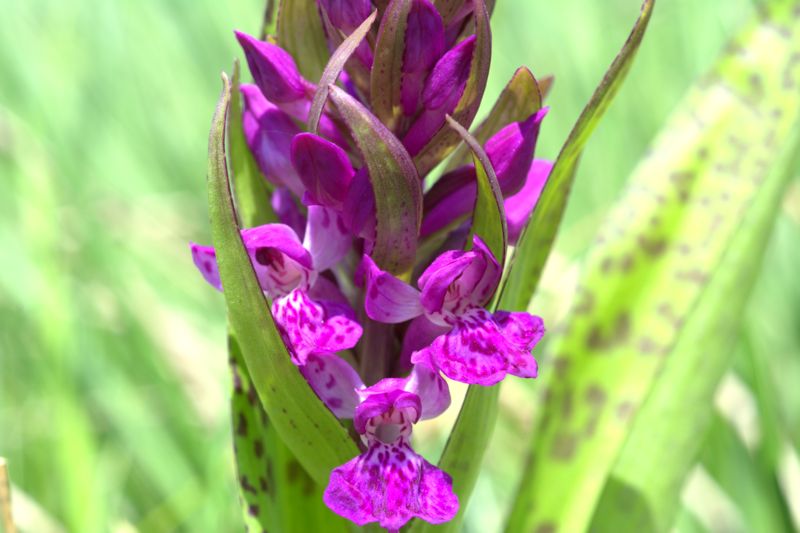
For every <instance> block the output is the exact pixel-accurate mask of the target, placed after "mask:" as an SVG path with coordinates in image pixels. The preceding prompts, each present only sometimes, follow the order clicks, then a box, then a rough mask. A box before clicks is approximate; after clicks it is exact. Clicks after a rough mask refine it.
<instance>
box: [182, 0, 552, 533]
mask: <svg viewBox="0 0 800 533" xmlns="http://www.w3.org/2000/svg"><path fill="white" fill-rule="evenodd" d="M317 8H318V13H319V15H320V21H319V22H321V23H322V27H323V29H324V42H326V43H327V49H325V50H322V51H321V53H322V54H325V53H328V52H330V53H331V55H330V57H331V59H330V60H329V63H328V65H327V67H326V68H325V70H324V72H323V74H322V76H321V77H320V78H319V79H306V77H304V76H303V74H302V73H301V70H302V72H303V73H306V75H309V74H308V72H314V71H315V69H314V68H309V64H307V63H305V62H304V61H303V59H304V58H302V57H292V55H291V54H290V53H289V52H287V51H286V50H285V49H283V48H281V47H280V46H279V45H277V44H275V42H276V41H274V40H273V39H270V40H268V41H261V40H259V39H256V38H254V37H252V36H249V35H246V34H244V33H241V32H236V34H235V35H236V39H237V40H238V42H239V43H240V45H241V47H242V50H243V51H244V54H245V57H246V59H247V64H248V66H249V69H250V72H251V74H252V78H253V82H254V83H253V84H242V85H240V86H239V87H238V90H239V92H240V94H241V97H242V98H241V102H242V110H241V111H242V116H241V117H234V118H241V126H242V131H241V132H240V133H243V136H244V143H246V145H247V148H248V149H249V150H250V152H251V153H252V155H253V158H254V160H255V162H256V164H257V166H258V169H259V170H260V172H261V173H262V174H263V176H264V179H265V180H266V181H267V187H268V188H269V189H270V191H271V198H263V199H262V201H264V202H265V203H266V202H269V201H271V207H272V212H273V213H274V215H275V216H276V218H277V220H278V221H279V223H274V224H266V225H263V226H259V227H255V228H249V229H244V230H242V231H241V237H242V240H243V243H244V247H245V249H246V251H247V253H248V255H249V259H250V263H251V265H252V268H253V271H254V273H255V275H256V277H257V279H258V281H259V284H260V287H261V289H262V291H263V292H264V294H265V295H266V296H267V297H268V298H269V299H270V301H271V312H272V315H273V317H274V320H275V324H276V326H277V328H278V330H279V331H280V333H281V336H282V339H283V341H284V343H285V344H286V347H287V349H288V352H289V354H290V356H291V358H292V361H293V363H294V364H295V365H297V367H298V368H299V371H300V373H301V375H302V376H303V377H304V378H305V381H306V382H307V383H308V385H309V386H310V388H311V389H312V390H313V391H314V392H315V393H316V395H317V397H318V398H319V399H320V400H321V402H322V403H323V404H324V405H325V406H327V408H328V409H329V410H330V411H331V412H332V413H333V414H334V415H335V416H336V417H337V418H339V419H341V420H351V419H352V420H353V425H354V429H355V432H356V433H358V434H359V435H360V437H361V441H362V443H361V444H362V445H363V446H362V447H361V449H362V450H363V453H362V454H360V455H359V456H357V457H355V458H353V459H352V460H350V461H348V462H346V463H345V464H343V465H341V466H338V467H336V468H334V469H333V471H332V472H331V474H330V480H329V484H328V486H327V489H326V490H325V493H324V501H325V504H327V506H328V507H330V508H331V509H332V510H333V511H334V512H336V513H338V514H339V515H341V516H343V517H345V518H348V519H349V520H351V521H353V522H354V523H356V524H358V525H363V524H367V523H370V522H377V523H379V524H380V525H381V526H382V527H384V528H386V529H388V530H390V531H398V530H399V529H400V528H402V527H403V526H404V525H405V524H406V523H408V521H409V520H411V519H413V518H418V519H421V520H425V521H427V522H431V523H434V524H437V523H442V522H447V521H449V520H451V519H452V518H453V517H454V516H455V515H456V514H457V512H458V509H459V501H458V498H457V497H456V495H455V494H454V492H453V482H452V480H451V478H450V475H449V474H448V473H446V472H443V471H442V470H440V469H439V468H437V467H435V466H434V465H432V464H431V463H429V462H428V461H426V460H425V459H424V458H423V457H421V456H420V455H419V454H417V453H416V452H415V451H414V449H413V448H412V443H411V434H412V427H413V425H414V424H415V423H417V422H418V421H420V420H423V419H429V418H433V417H436V416H438V415H440V414H441V413H442V412H443V411H444V410H445V409H446V408H447V407H448V406H449V404H450V392H449V389H448V385H447V381H446V380H445V378H444V377H443V376H445V377H449V378H451V379H454V380H458V381H462V382H465V383H469V384H476V385H484V386H490V385H494V384H496V383H498V382H499V381H501V380H502V379H503V378H504V377H505V376H506V375H508V374H512V375H515V376H519V377H523V378H532V377H536V375H537V363H536V360H535V359H534V357H533V356H532V354H531V352H532V350H533V348H534V347H535V346H536V344H537V343H538V341H539V340H540V339H541V338H542V335H543V334H544V325H543V323H542V319H541V318H539V317H537V316H533V315H531V314H528V313H524V312H508V311H497V312H490V311H489V310H487V306H488V307H489V308H490V309H491V305H490V301H491V299H492V297H493V295H494V294H495V292H496V291H497V289H498V287H499V285H500V282H501V277H502V272H503V265H502V264H500V263H499V262H498V259H496V257H495V255H493V254H492V252H491V251H490V248H489V246H487V244H486V243H485V242H484V241H483V240H482V239H481V238H478V237H477V236H475V237H473V238H472V239H471V241H470V242H465V241H466V240H467V236H468V235H470V232H471V231H472V230H473V228H472V222H471V219H472V218H475V219H476V220H479V211H477V207H476V206H477V205H478V200H479V197H478V195H479V191H480V194H481V197H480V199H484V200H485V199H486V195H487V194H492V198H491V200H492V201H491V202H490V203H491V205H493V206H496V213H494V215H495V216H494V217H493V218H492V219H491V220H493V221H495V223H494V225H493V228H490V230H487V231H488V234H486V235H485V234H484V233H483V232H481V235H482V236H483V237H485V238H486V240H487V241H488V242H489V243H490V244H492V247H491V249H492V250H502V249H503V247H504V246H505V245H506V244H508V243H507V242H506V232H505V231H504V226H503V221H502V217H503V216H505V218H506V220H505V224H506V226H505V227H507V229H508V241H509V242H510V243H512V244H513V243H514V241H515V239H516V238H517V237H518V235H519V233H520V231H521V230H522V228H523V227H524V225H525V223H526V221H527V220H528V218H529V216H530V213H531V212H532V210H533V209H534V207H535V205H536V201H537V199H538V197H539V193H540V192H541V190H542V187H543V186H544V183H545V181H546V179H547V176H548V174H549V170H550V166H551V165H550V164H549V163H547V162H544V161H534V153H535V149H536V144H537V140H538V136H539V131H540V129H541V125H542V121H543V119H544V117H545V116H546V114H547V108H544V109H541V98H540V96H541V95H540V93H539V88H538V85H537V82H536V80H535V79H534V78H533V76H532V75H531V74H530V72H529V71H527V69H524V68H523V69H520V71H518V72H517V73H516V74H515V78H514V79H515V80H517V81H515V82H514V87H515V89H514V91H518V92H514V93H513V94H512V96H511V98H507V99H506V104H504V105H503V106H499V107H501V108H502V109H501V111H500V115H498V116H496V117H495V118H494V120H489V121H487V124H488V126H487V125H486V124H484V126H481V128H482V129H481V130H480V131H481V132H482V134H481V135H480V136H479V137H480V138H481V139H486V142H484V143H479V142H477V141H475V140H474V139H473V138H472V137H471V136H470V134H469V133H468V132H467V130H468V129H469V128H470V127H471V125H472V121H473V119H474V117H475V115H476V113H477V110H478V107H479V105H480V103H481V98H482V96H483V92H484V89H485V87H486V81H487V77H488V71H489V63H490V59H491V34H490V31H489V12H488V10H487V8H486V4H485V2H484V1H482V0H455V1H451V2H442V3H441V4H440V3H438V2H437V3H434V2H432V1H431V0H392V1H390V2H387V1H382V2H373V1H370V0H317ZM279 16H280V15H279ZM304 16H305V15H304ZM304 20H305V19H304ZM314 37H320V36H314ZM321 44H323V43H321ZM287 46H289V45H288V44H287ZM323 48H325V47H324V46H323ZM298 65H299V66H298ZM319 67H320V65H316V68H317V69H319ZM317 72H318V70H317ZM525 84H527V85H525ZM525 95H528V96H530V97H531V98H527V97H526V96H525ZM231 109H234V108H233V107H232V108H231ZM459 125H460V126H459ZM462 127H463V128H462ZM238 138H239V139H241V135H240V136H239V137H238ZM462 140H467V141H468V142H467V144H468V145H469V147H470V150H471V151H472V152H473V153H474V154H475V155H476V158H477V159H476V161H479V162H480V164H479V166H478V168H476V166H475V165H476V164H477V163H476V164H461V163H462V162H464V161H465V159H463V158H462V156H463V154H461V155H460V156H459V159H458V160H457V161H458V164H456V165H453V166H452V167H451V168H454V170H452V171H450V172H446V173H445V174H444V175H443V176H442V177H441V178H440V179H438V180H437V181H436V182H435V183H434V184H433V186H432V187H430V188H428V190H427V191H425V187H423V183H425V180H426V179H427V178H429V173H430V171H431V169H433V168H435V167H436V166H438V165H439V164H440V163H442V162H443V161H444V159H445V158H446V157H448V156H449V155H450V154H451V153H452V152H453V151H454V150H455V149H456V148H457V146H458V144H459V143H461V142H462ZM230 141H231V143H233V142H235V137H234V136H231V137H230ZM473 141H474V142H473ZM240 142H241V141H240ZM481 144H482V145H483V146H482V150H481ZM483 152H485V153H486V157H483V156H481V155H480V154H482V153H483ZM231 167H232V168H231V170H232V175H233V178H234V179H233V187H232V189H233V192H234V195H233V196H234V200H235V201H234V204H236V205H235V207H237V208H239V207H241V206H239V205H238V203H237V202H238V200H239V198H238V197H236V195H237V194H238V191H237V182H236V180H237V169H236V168H233V167H234V165H233V164H232V165H231ZM248 175H250V174H248ZM240 176H241V174H240ZM479 178H480V179H482V180H489V185H490V187H488V188H487V187H486V186H485V184H486V182H485V181H484V182H482V183H483V184H484V187H482V188H480V189H479V187H478V179H479ZM495 180H496V181H495ZM487 189H491V190H492V191H496V192H491V193H487V192H486V191H487ZM252 203H253V202H250V204H252ZM501 204H504V207H505V211H504V210H503V209H502V208H501V207H502V205H501ZM265 208H267V206H265ZM476 213H478V214H476ZM241 218H242V219H244V220H247V217H246V216H242V217H241ZM484 229H486V228H485V227H484ZM475 231H478V230H475ZM481 231H482V230H481ZM234 236H235V233H234ZM465 245H469V246H468V248H470V249H469V250H468V251H464V248H465ZM191 251H192V258H193V260H194V263H195V265H196V266H197V268H198V269H199V270H200V272H201V274H202V275H203V277H204V278H205V279H206V280H207V281H208V282H209V283H210V284H211V285H212V286H214V287H215V288H217V289H218V290H222V289H223V285H222V284H223V282H222V281H221V280H220V274H219V271H218V268H217V261H216V252H215V250H214V248H211V247H205V246H198V245H196V244H192V245H191ZM500 255H502V254H498V257H499V256H500ZM223 272H225V269H223ZM420 272H421V274H419V273H420ZM401 278H402V279H401ZM229 290H230V289H229ZM362 337H363V338H362ZM280 352H281V353H283V351H282V350H281V351H280ZM245 355H246V352H245ZM259 392H260V393H261V394H262V400H263V398H264V392H263V391H259ZM294 392H296V389H295V390H294ZM270 416H271V417H272V416H273V413H272V412H271V413H270ZM348 424H349V422H348ZM303 437H304V438H305V435H304V436H303ZM348 446H349V444H348ZM452 473H453V474H454V475H456V472H452ZM317 474H319V472H317ZM318 479H319V477H318Z"/></svg>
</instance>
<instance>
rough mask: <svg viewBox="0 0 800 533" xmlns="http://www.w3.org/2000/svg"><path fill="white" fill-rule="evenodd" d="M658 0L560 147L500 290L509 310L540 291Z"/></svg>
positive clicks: (651, 1) (650, 0)
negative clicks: (575, 188)
mask: <svg viewBox="0 0 800 533" xmlns="http://www.w3.org/2000/svg"><path fill="white" fill-rule="evenodd" d="M654 5H655V0H645V1H644V3H643V4H642V11H641V14H640V15H639V18H638V20H637V21H636V24H634V26H633V30H632V31H631V33H630V35H629V36H628V40H627V41H625V44H624V45H623V47H622V50H620V52H619V54H618V55H617V57H616V58H615V59H614V62H613V63H611V66H610V67H609V69H608V71H607V72H606V74H605V76H603V79H602V80H601V81H600V85H599V86H598V87H597V89H595V91H594V94H593V95H592V98H591V100H589V103H588V104H586V107H585V108H584V109H583V112H581V115H580V117H578V121H577V122H576V123H575V126H573V128H572V131H571V132H570V134H569V138H567V142H566V143H565V144H564V146H563V147H562V148H561V152H560V153H559V154H558V158H557V159H556V162H555V164H554V166H553V170H552V171H551V172H550V177H549V178H548V180H547V184H546V185H545V187H544V190H543V191H542V195H541V197H540V198H539V201H538V202H537V204H536V207H535V209H534V211H533V214H532V215H531V218H530V220H528V223H527V224H526V225H525V228H524V229H523V230H522V234H521V235H520V238H519V241H518V242H517V247H516V250H515V252H514V254H513V255H512V257H511V260H510V267H509V272H508V276H507V278H506V279H505V282H504V284H503V287H502V288H501V295H502V296H503V297H504V298H505V301H506V304H507V305H508V307H507V308H508V309H511V310H519V311H524V310H525V309H527V308H528V303H529V302H530V299H531V297H532V296H533V293H534V291H536V286H537V285H538V284H539V278H540V277H541V275H542V269H543V268H544V264H545V261H546V260H547V257H548V255H549V254H550V250H551V249H552V247H553V241H554V240H555V237H556V233H557V232H558V227H559V225H560V224H561V218H562V217H563V215H564V209H565V208H566V206H567V198H568V196H569V191H570V189H571V187H572V181H573V178H574V176H575V171H576V169H577V166H578V160H579V158H580V155H581V153H582V152H583V149H584V147H585V146H586V143H587V141H588V140H589V137H590V136H591V134H592V132H594V129H595V128H596V127H597V125H598V124H599V123H600V120H601V119H602V118H603V115H604V114H605V112H606V110H607V109H608V106H609V105H611V102H612V101H613V99H614V96H616V94H617V91H618V90H619V88H620V87H621V86H622V82H623V81H624V80H625V76H626V75H627V74H628V71H629V70H630V67H631V64H632V63H633V58H634V57H635V56H636V51H637V50H638V49H639V45H640V44H641V43H642V38H643V37H644V34H645V30H646V29H647V24H648V22H649V21H650V16H651V14H652V12H653V6H654Z"/></svg>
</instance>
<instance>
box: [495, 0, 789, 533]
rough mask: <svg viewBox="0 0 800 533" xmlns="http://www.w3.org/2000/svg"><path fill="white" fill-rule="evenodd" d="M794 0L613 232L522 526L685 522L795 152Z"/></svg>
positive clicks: (727, 74) (587, 286)
mask: <svg viewBox="0 0 800 533" xmlns="http://www.w3.org/2000/svg"><path fill="white" fill-rule="evenodd" d="M793 7H794V8H796V7H797V2H796V1H795V2H792V3H789V2H783V3H775V4H773V7H772V9H771V10H770V12H769V16H768V18H767V19H766V20H763V21H760V22H759V23H758V24H756V25H755V27H754V28H750V29H749V30H748V31H747V32H746V33H745V34H743V36H742V38H740V39H738V40H737V41H736V42H735V44H734V46H731V47H729V48H728V50H729V52H728V54H727V55H726V56H725V57H723V59H722V61H721V62H720V63H719V64H718V67H717V68H716V70H715V71H714V73H713V75H712V76H711V77H709V78H708V79H706V80H703V81H702V82H701V83H699V84H698V86H697V87H696V88H695V89H694V90H693V91H691V92H690V94H689V95H688V96H687V98H686V100H685V101H684V102H683V103H682V104H681V105H680V106H679V108H678V110H677V111H676V114H675V115H674V117H673V118H672V119H671V121H670V122H669V124H668V126H667V128H666V129H665V131H664V133H663V134H662V136H661V137H660V138H659V139H658V140H657V141H656V144H655V147H654V149H653V150H652V152H651V154H650V156H649V157H648V158H647V159H646V160H645V161H644V162H643V163H642V164H641V165H640V166H639V167H638V169H637V170H636V172H635V174H634V177H633V178H632V183H631V185H630V186H629V188H628V192H627V194H626V196H625V198H623V199H622V200H621V201H620V202H619V204H618V206H617V207H616V208H615V209H614V211H613V213H612V215H611V216H610V217H609V220H608V222H607V224H606V225H605V226H604V229H603V231H601V233H600V235H599V238H598V245H597V248H596V249H595V251H594V252H593V253H592V255H591V256H590V258H589V259H588V261H587V265H586V268H585V272H584V275H583V277H582V281H581V283H580V287H582V288H581V289H580V291H579V294H578V298H577V301H576V304H575V306H574V308H573V310H572V312H571V315H570V320H569V321H568V323H567V324H566V327H565V330H566V333H564V334H563V336H562V337H559V338H557V339H554V340H552V345H551V347H552V353H553V358H552V366H553V367H554V368H555V369H556V372H555V374H554V379H553V380H552V383H551V386H550V388H549V390H548V393H547V395H546V397H547V399H546V402H545V410H544V416H543V418H542V420H541V421H540V423H539V425H538V427H537V429H536V432H535V435H536V436H535V438H534V443H533V446H532V448H533V450H534V453H533V455H532V456H531V460H530V463H529V465H528V468H527V469H526V471H525V473H524V475H523V483H522V485H521V487H520V490H519V492H518V494H517V498H516V502H515V505H514V509H513V512H512V516H511V519H510V522H509V528H508V530H509V531H534V530H536V529H537V528H540V527H541V528H544V527H547V526H550V525H553V526H555V525H556V524H557V525H558V527H559V528H563V530H564V531H573V530H585V529H587V528H589V527H591V528H596V530H598V531H603V530H609V529H608V528H611V530H643V531H649V530H653V531H662V530H665V529H668V528H669V526H670V525H671V524H672V523H673V522H674V519H675V514H676V512H677V511H678V508H679V494H680V488H681V487H682V483H683V480H684V477H685V474H686V473H687V472H688V470H689V468H690V467H691V466H692V464H693V462H694V459H695V457H696V453H697V450H698V447H699V444H700V442H701V439H702V438H703V436H704V434H705V432H704V428H705V426H706V424H707V423H708V420H709V416H710V409H711V405H712V402H711V401H710V400H711V397H712V394H713V391H714V389H715V387H716V385H717V382H718V381H719V378H720V376H721V375H722V373H723V372H724V370H725V369H726V368H727V367H728V365H729V364H730V353H731V352H732V350H731V346H730V344H729V342H730V341H731V340H732V339H735V338H736V333H737V327H738V322H739V320H740V316H741V314H742V307H743V305H744V303H745V302H746V298H747V293H748V290H749V288H750V285H751V284H752V281H753V278H754V277H755V273H756V272H757V269H758V267H759V263H760V258H761V255H762V252H763V249H764V246H765V245H766V241H767V238H768V236H769V232H770V228H771V225H772V222H773V220H774V217H775V214H776V212H777V206H778V205H779V200H780V198H781V193H782V191H783V188H784V186H785V184H786V182H787V178H788V169H790V168H793V167H792V166H791V165H792V161H793V159H794V157H795V154H796V150H797V148H798V145H797V142H798V135H800V132H798V131H796V125H797V120H798V116H800V91H798V90H797V80H798V76H799V75H800V73H799V72H798V71H797V65H796V64H794V65H793V63H792V62H793V61H795V62H796V60H794V59H793V57H797V54H798V52H799V50H798V44H797V43H800V41H798V40H797V39H795V40H794V41H792V39H793V38H794V37H795V36H796V33H794V32H795V31H796V30H797V28H796V26H797V25H798V24H800V20H798V19H796V18H795V19H794V20H792V15H791V13H792V8H793ZM793 43H794V44H793ZM776 110H779V111H777V112H776ZM743 125H747V127H743ZM793 129H794V130H795V131H793ZM634 413H635V414H636V416H635V417H633V414H634ZM598 502H599V503H598ZM593 512H594V518H592V513H593Z"/></svg>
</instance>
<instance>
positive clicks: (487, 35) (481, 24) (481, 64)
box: [414, 0, 492, 176]
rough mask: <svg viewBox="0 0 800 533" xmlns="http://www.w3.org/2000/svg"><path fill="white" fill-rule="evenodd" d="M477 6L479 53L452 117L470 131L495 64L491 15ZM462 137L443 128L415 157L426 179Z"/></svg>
mask: <svg viewBox="0 0 800 533" xmlns="http://www.w3.org/2000/svg"><path fill="white" fill-rule="evenodd" d="M474 4H475V35H476V41H475V51H474V53H473V55H472V63H471V64H470V71H469V79H468V80H467V85H466V87H464V93H463V94H462V95H461V98H460V99H459V101H458V104H456V108H455V109H454V110H453V112H452V113H451V114H452V116H453V119H455V121H456V122H458V123H459V124H461V125H462V126H464V127H465V128H469V127H470V125H471V124H472V121H473V120H474V119H475V115H476V114H477V113H478V107H479V106H480V103H481V99H482V98H483V92H484V91H485V90H486V80H487V79H488V77H489V63H491V60H492V33H491V30H490V28H489V13H488V12H487V11H486V2H485V1H484V0H474ZM459 140H460V139H459V136H458V133H456V132H455V131H454V130H453V129H452V128H447V127H444V126H443V127H442V129H440V130H439V131H438V132H437V133H436V135H434V136H433V139H431V140H430V141H429V142H428V144H427V145H425V147H424V148H423V149H422V151H420V153H418V154H417V155H416V156H415V157H414V163H415V164H416V165H417V171H418V172H419V175H420V176H425V175H426V174H427V173H428V172H429V171H430V170H431V169H433V168H434V167H435V166H436V165H438V164H439V163H440V162H441V161H443V160H444V158H445V157H447V156H448V155H449V154H450V152H452V151H453V149H454V148H455V147H456V145H457V144H458V141H459Z"/></svg>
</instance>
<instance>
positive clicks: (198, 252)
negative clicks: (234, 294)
mask: <svg viewBox="0 0 800 533" xmlns="http://www.w3.org/2000/svg"><path fill="white" fill-rule="evenodd" d="M189 248H190V249H191V250H192V261H194V265H195V266H196V267H197V270H199V271H200V273H201V274H202V275H203V277H204V278H205V280H206V281H207V282H208V283H209V284H210V285H211V286H212V287H214V288H215V289H217V290H218V291H221V290H222V281H220V279H219V269H218V268H217V253H216V252H215V251H214V248H213V247H212V246H200V245H199V244H195V243H193V242H192V243H189Z"/></svg>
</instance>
